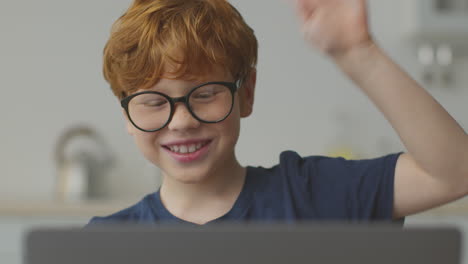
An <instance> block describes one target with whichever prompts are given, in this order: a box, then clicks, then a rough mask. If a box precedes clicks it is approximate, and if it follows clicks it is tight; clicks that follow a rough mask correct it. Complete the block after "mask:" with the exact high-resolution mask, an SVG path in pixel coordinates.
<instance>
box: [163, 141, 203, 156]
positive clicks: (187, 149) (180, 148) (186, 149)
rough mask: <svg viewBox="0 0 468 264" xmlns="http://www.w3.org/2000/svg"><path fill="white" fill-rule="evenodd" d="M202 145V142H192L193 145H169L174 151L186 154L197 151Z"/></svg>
mask: <svg viewBox="0 0 468 264" xmlns="http://www.w3.org/2000/svg"><path fill="white" fill-rule="evenodd" d="M202 146H203V144H202V143H197V144H191V145H172V146H169V149H170V150H171V151H172V152H176V153H181V154H186V153H192V152H195V151H197V150H199V149H200V148H201V147H202Z"/></svg>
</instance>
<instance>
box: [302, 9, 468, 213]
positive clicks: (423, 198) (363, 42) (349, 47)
mask: <svg viewBox="0 0 468 264" xmlns="http://www.w3.org/2000/svg"><path fill="white" fill-rule="evenodd" d="M296 9H297V10H296V11H297V14H298V16H299V17H300V19H301V22H302V25H303V27H302V32H303V34H304V36H305V39H306V40H307V41H308V42H309V43H310V44H311V45H313V46H314V47H316V48H318V49H319V50H320V51H322V52H324V53H325V54H327V55H329V57H330V58H331V59H332V60H333V61H334V62H335V63H336V64H337V66H338V67H339V68H340V69H341V70H342V71H343V72H344V73H345V74H346V75H347V76H348V77H349V78H350V79H352V80H353V81H354V82H355V84H356V85H357V86H358V87H360V89H361V90H362V91H363V92H364V93H365V94H366V95H367V96H368V97H369V98H370V99H371V100H372V102H373V103H374V104H375V105H376V106H377V108H378V109H379V110H380V111H381V112H382V113H383V115H384V116H385V118H386V119H387V120H388V121H389V122H390V123H391V125H392V126H393V128H394V129H395V130H396V132H397V133H398V135H399V137H400V139H401V140H402V142H403V144H404V145H405V147H406V148H407V150H408V153H407V154H403V155H402V156H400V158H399V160H398V162H397V167H396V171H395V199H394V200H395V202H394V217H395V218H398V217H402V216H406V215H410V214H413V213H417V212H420V211H423V210H427V209H430V208H433V207H436V206H439V205H442V204H445V203H448V202H451V201H453V200H456V199H458V198H461V197H463V196H465V195H467V194H468V136H467V134H466V133H465V131H464V130H463V129H462V128H461V127H460V125H458V124H457V122H456V121H455V120H454V119H453V118H452V117H451V116H450V115H449V114H448V113H447V111H445V109H444V108H443V107H442V106H441V105H440V104H439V103H437V101H436V100H435V99H434V98H433V97H432V96H431V95H430V94H429V93H428V92H427V91H426V90H425V89H424V88H422V87H421V86H420V85H418V83H417V82H416V81H414V80H413V79H412V78H411V77H410V76H409V75H408V74H406V73H405V72H404V71H403V70H402V69H401V68H400V67H399V66H398V65H396V64H395V63H394V62H393V61H392V60H391V59H390V58H389V57H388V56H387V55H386V54H385V53H384V52H383V51H382V50H381V49H380V48H379V46H378V45H377V44H376V43H375V42H374V41H373V40H372V38H371V36H370V34H369V29H368V23H367V8H366V1H365V0H297V1H296Z"/></svg>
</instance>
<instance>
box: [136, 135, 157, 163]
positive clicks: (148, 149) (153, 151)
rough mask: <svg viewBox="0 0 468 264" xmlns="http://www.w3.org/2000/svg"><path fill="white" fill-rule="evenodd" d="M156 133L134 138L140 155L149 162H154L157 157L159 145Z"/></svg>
mask: <svg viewBox="0 0 468 264" xmlns="http://www.w3.org/2000/svg"><path fill="white" fill-rule="evenodd" d="M157 135H158V132H153V133H144V134H143V133H141V134H138V135H137V136H136V138H135V141H136V144H137V146H138V148H139V149H140V151H141V152H142V154H143V155H144V156H145V157H146V158H147V159H148V160H150V161H152V162H154V161H155V159H156V158H157V156H158V153H159V151H160V150H159V148H160V145H159V144H158V136H157Z"/></svg>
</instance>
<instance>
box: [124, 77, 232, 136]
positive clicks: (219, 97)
mask: <svg viewBox="0 0 468 264" xmlns="http://www.w3.org/2000/svg"><path fill="white" fill-rule="evenodd" d="M188 104H189V107H190V110H191V111H192V113H193V114H194V115H195V116H196V118H197V119H199V120H201V121H204V122H217V121H220V120H222V119H224V118H225V117H226V116H227V115H228V114H229V112H230V111H231V107H232V93H231V91H230V89H229V88H228V87H226V86H224V85H221V84H207V85H204V86H200V87H198V88H197V89H195V90H193V91H192V92H191V93H190V96H189V100H188ZM128 111H129V115H130V118H131V120H132V121H133V123H134V124H135V125H136V126H137V127H139V128H141V129H143V130H149V131H151V130H158V129H161V128H162V127H164V126H165V125H166V123H167V122H168V121H169V119H170V118H171V112H172V111H171V103H170V102H169V100H168V98H166V97H164V96H162V95H159V94H152V93H147V94H140V95H138V96H135V97H133V98H132V99H131V100H130V102H129V104H128Z"/></svg>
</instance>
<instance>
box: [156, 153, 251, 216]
mask: <svg viewBox="0 0 468 264" xmlns="http://www.w3.org/2000/svg"><path fill="white" fill-rule="evenodd" d="M210 174H211V175H207V176H208V177H204V180H203V181H200V182H197V183H183V182H180V181H177V180H174V179H173V178H172V177H170V176H168V175H164V179H163V184H162V185H161V193H160V195H161V200H162V202H163V204H164V206H165V207H166V208H167V210H169V211H170V212H171V213H172V214H173V215H175V216H177V217H179V218H181V219H184V220H187V221H191V222H199V223H202V222H207V221H209V220H212V219H214V218H217V217H219V216H222V215H223V214H225V213H227V212H228V211H229V210H230V209H231V208H232V206H233V204H234V203H235V201H236V200H237V197H238V196H239V194H240V192H241V190H242V187H243V185H244V180H245V175H246V169H245V168H243V167H242V166H241V165H240V164H239V162H238V161H237V160H236V159H235V158H233V159H232V161H231V162H227V163H223V166H221V167H220V168H218V169H217V170H214V171H213V172H212V173H210ZM194 219H197V220H194Z"/></svg>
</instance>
